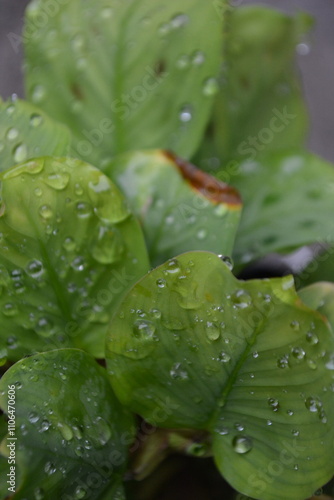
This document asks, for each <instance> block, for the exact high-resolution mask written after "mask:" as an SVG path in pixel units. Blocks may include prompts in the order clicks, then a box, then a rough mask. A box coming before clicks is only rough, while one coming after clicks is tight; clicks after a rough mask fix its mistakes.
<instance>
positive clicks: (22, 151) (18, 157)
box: [13, 142, 28, 163]
mask: <svg viewBox="0 0 334 500" xmlns="http://www.w3.org/2000/svg"><path fill="white" fill-rule="evenodd" d="M27 157H28V148H27V146H26V145H25V144H23V142H21V143H20V144H18V145H17V146H15V148H14V149H13V158H14V161H15V163H21V162H23V161H25V160H26V159H27Z"/></svg>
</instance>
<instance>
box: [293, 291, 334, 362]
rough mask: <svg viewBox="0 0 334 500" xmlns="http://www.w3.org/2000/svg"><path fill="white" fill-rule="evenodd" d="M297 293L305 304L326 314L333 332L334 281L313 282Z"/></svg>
mask: <svg viewBox="0 0 334 500" xmlns="http://www.w3.org/2000/svg"><path fill="white" fill-rule="evenodd" d="M298 294H299V296H300V297H301V299H302V300H303V302H305V304H307V305H308V306H309V307H312V309H316V310H317V311H319V312H320V313H321V314H323V315H324V316H326V318H327V319H328V321H329V323H330V325H331V327H332V330H333V332H334V283H327V282H319V283H314V284H313V285H309V286H307V287H305V288H302V289H301V290H299V292H298ZM333 367H334V352H333Z"/></svg>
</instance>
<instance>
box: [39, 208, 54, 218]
mask: <svg viewBox="0 0 334 500" xmlns="http://www.w3.org/2000/svg"><path fill="white" fill-rule="evenodd" d="M39 215H40V216H41V217H42V218H43V219H45V220H48V219H51V217H52V216H53V212H52V208H51V207H50V206H49V205H42V206H41V207H40V208H39Z"/></svg>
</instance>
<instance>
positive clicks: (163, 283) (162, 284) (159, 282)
mask: <svg viewBox="0 0 334 500" xmlns="http://www.w3.org/2000/svg"><path fill="white" fill-rule="evenodd" d="M156 284H157V285H158V287H159V288H165V287H166V286H167V283H166V280H164V279H162V278H159V279H157V281H156Z"/></svg>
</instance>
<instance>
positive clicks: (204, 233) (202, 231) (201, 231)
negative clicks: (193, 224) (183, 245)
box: [196, 229, 207, 240]
mask: <svg viewBox="0 0 334 500" xmlns="http://www.w3.org/2000/svg"><path fill="white" fill-rule="evenodd" d="M196 236H197V238H198V239H199V240H204V239H205V238H206V236H207V231H206V229H199V230H198V231H197V235H196Z"/></svg>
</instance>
